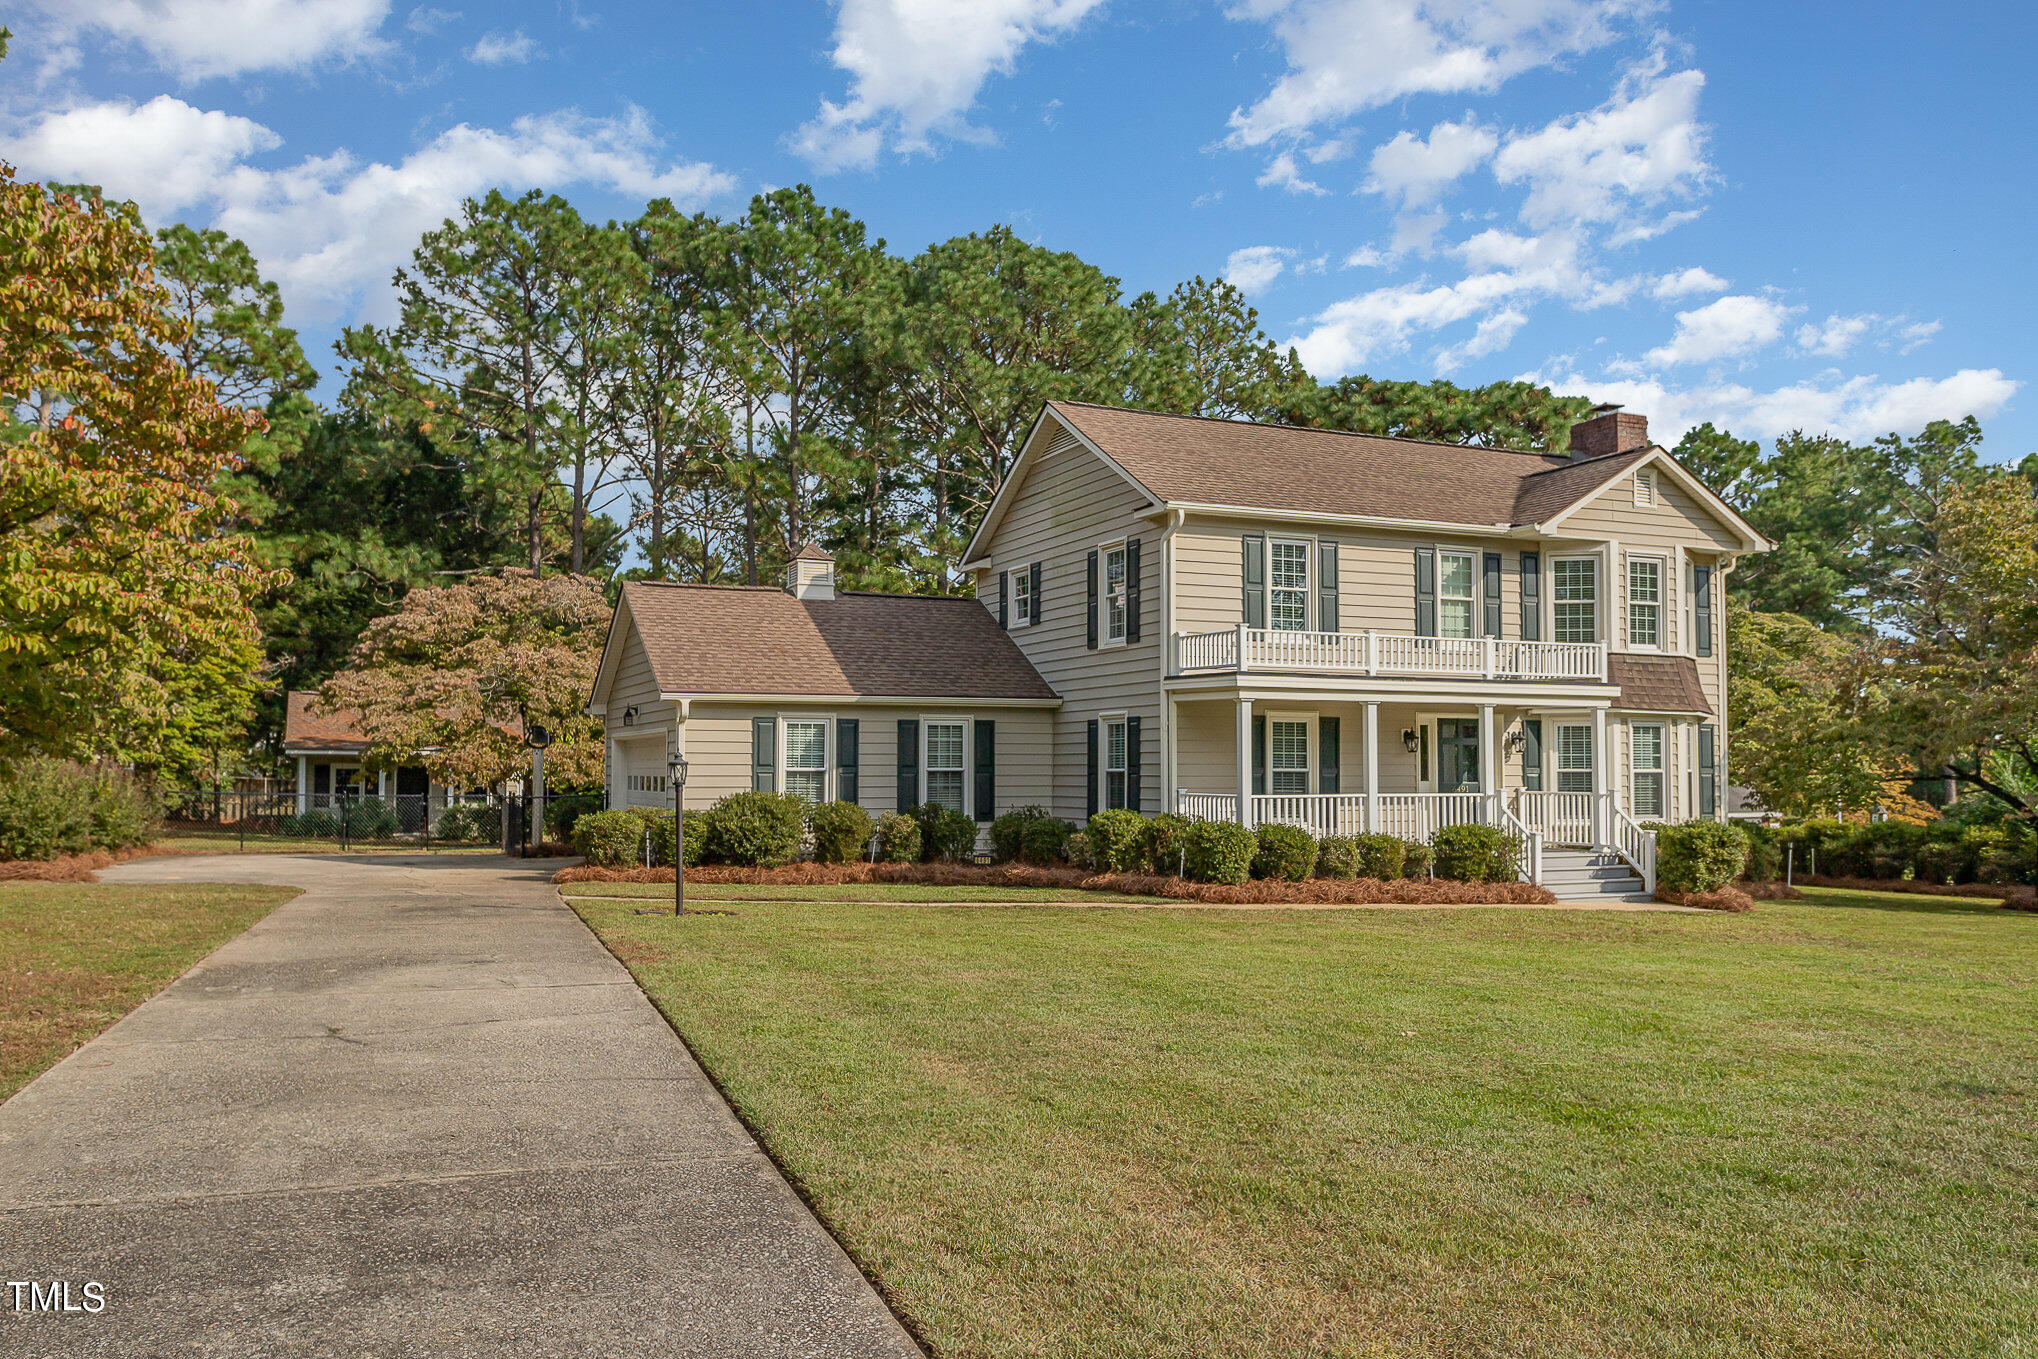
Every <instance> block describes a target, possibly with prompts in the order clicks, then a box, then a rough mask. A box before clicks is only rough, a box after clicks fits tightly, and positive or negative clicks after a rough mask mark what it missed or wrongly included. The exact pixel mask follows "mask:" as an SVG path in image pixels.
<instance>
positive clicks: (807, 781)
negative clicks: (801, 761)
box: [785, 769, 828, 802]
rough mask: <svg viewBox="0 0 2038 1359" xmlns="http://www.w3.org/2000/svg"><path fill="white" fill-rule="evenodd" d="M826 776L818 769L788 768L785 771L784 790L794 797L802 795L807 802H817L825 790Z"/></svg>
mask: <svg viewBox="0 0 2038 1359" xmlns="http://www.w3.org/2000/svg"><path fill="white" fill-rule="evenodd" d="M827 778H828V776H827V775H826V774H825V773H821V772H818V771H807V770H799V769H788V770H786V771H785V790H786V791H787V792H788V793H791V794H792V795H793V796H794V797H803V798H805V799H806V800H807V801H809V802H819V801H820V800H821V796H822V794H823V793H825V792H826V791H827V788H826V783H827Z"/></svg>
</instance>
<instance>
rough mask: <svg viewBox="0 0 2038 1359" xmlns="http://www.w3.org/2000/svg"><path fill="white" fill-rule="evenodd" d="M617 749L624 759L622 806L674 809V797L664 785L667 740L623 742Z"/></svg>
mask: <svg viewBox="0 0 2038 1359" xmlns="http://www.w3.org/2000/svg"><path fill="white" fill-rule="evenodd" d="M618 748H619V750H620V751H621V754H622V759H623V805H624V806H625V807H669V806H671V805H672V793H671V791H670V790H669V789H668V788H667V787H666V783H665V779H666V772H665V738H664V737H662V736H659V737H654V738H652V739H651V740H648V741H623V742H620V743H619V746H618Z"/></svg>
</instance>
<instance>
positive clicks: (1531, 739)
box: [1521, 717, 1543, 793]
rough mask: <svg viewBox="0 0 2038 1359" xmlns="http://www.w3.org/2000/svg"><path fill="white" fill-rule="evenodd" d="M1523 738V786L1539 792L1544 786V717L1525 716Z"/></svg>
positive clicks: (1533, 791)
mask: <svg viewBox="0 0 2038 1359" xmlns="http://www.w3.org/2000/svg"><path fill="white" fill-rule="evenodd" d="M1521 738H1522V739H1521V786H1522V787H1524V788H1526V789H1528V790H1529V791H1530V792H1531V793H1539V792H1541V791H1542V788H1543V719H1542V718H1540V717H1529V718H1524V719H1523V720H1522V724H1521Z"/></svg>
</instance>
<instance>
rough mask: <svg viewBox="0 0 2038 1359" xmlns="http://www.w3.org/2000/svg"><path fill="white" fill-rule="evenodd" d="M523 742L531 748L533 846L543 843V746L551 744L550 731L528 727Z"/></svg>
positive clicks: (540, 845)
mask: <svg viewBox="0 0 2038 1359" xmlns="http://www.w3.org/2000/svg"><path fill="white" fill-rule="evenodd" d="M524 744H525V745H527V746H529V747H530V748H531V787H532V789H533V791H532V794H531V840H532V844H533V845H534V846H535V847H543V845H544V843H545V747H546V746H549V745H551V744H552V733H551V732H549V731H546V730H545V729H544V728H543V727H529V728H526V729H525V732H524Z"/></svg>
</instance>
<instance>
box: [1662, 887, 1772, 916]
mask: <svg viewBox="0 0 2038 1359" xmlns="http://www.w3.org/2000/svg"><path fill="white" fill-rule="evenodd" d="M1800 895H1802V894H1800ZM1656 900H1658V901H1663V902H1668V903H1669V904H1670V905H1672V906H1689V907H1692V908H1693V909H1695V910H1700V911H1732V912H1734V913H1736V914H1739V913H1740V912H1742V911H1752V910H1754V909H1755V899H1754V898H1753V897H1751V896H1749V895H1748V894H1747V893H1746V892H1744V891H1742V890H1741V889H1740V888H1738V887H1732V886H1728V887H1721V888H1716V889H1715V890H1713V891H1710V892H1673V891H1671V890H1670V889H1669V888H1667V887H1659V888H1657V889H1656Z"/></svg>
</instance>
